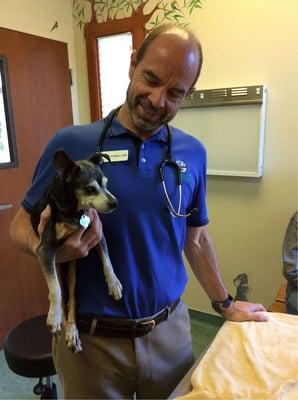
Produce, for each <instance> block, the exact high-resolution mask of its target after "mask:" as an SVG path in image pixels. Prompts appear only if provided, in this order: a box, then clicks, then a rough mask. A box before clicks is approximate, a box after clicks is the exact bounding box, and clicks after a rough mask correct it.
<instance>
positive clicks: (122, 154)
mask: <svg viewBox="0 0 298 400" xmlns="http://www.w3.org/2000/svg"><path fill="white" fill-rule="evenodd" d="M102 153H103V154H106V155H108V156H109V157H110V159H111V162H117V161H127V160H128V150H111V151H103V152H102ZM103 162H109V161H108V160H106V159H105V158H103Z"/></svg>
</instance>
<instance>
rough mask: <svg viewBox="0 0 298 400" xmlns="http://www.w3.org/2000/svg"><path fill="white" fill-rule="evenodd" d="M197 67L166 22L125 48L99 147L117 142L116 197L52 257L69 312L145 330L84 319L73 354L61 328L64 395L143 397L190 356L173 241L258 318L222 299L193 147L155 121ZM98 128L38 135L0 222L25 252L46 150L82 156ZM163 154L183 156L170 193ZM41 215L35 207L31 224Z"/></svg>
mask: <svg viewBox="0 0 298 400" xmlns="http://www.w3.org/2000/svg"><path fill="white" fill-rule="evenodd" d="M201 65H202V52H201V46H200V43H199V42H198V41H197V39H196V38H195V37H194V35H193V34H192V33H191V32H189V31H188V30H187V29H182V28H177V27H175V26H173V25H164V26H161V27H159V28H157V30H155V31H154V32H152V33H151V34H150V35H149V36H148V37H147V39H146V40H145V42H144V44H143V46H142V47H141V48H140V50H139V51H138V52H135V51H134V52H133V53H132V56H131V65H130V70H129V77H130V84H129V87H128V90H127V97H126V102H125V103H124V105H123V106H121V107H120V108H119V110H118V111H117V113H116V115H115V117H114V118H112V121H111V124H110V127H109V128H108V129H107V133H106V135H105V137H104V140H103V143H102V145H101V150H104V151H111V150H126V151H128V160H126V161H120V162H117V163H113V162H111V163H105V164H104V165H103V169H104V172H105V174H106V175H107V177H108V178H109V184H108V187H109V189H110V190H111V192H112V193H113V194H114V195H115V196H116V197H117V199H118V200H119V206H118V207H117V209H116V210H115V211H114V212H113V213H112V214H109V215H103V216H100V219H99V218H98V215H97V214H96V213H95V212H91V214H90V217H91V219H92V223H91V226H90V227H89V228H88V229H87V230H86V231H84V230H83V229H81V230H79V231H78V232H76V233H74V234H72V235H71V236H70V237H69V238H68V239H67V240H66V242H65V244H64V245H63V246H62V247H61V249H60V251H59V254H58V257H57V260H58V262H63V261H67V260H70V259H77V277H78V278H77V281H78V282H77V293H76V296H77V312H78V319H81V320H82V321H83V322H84V323H85V324H87V322H86V321H88V317H91V318H89V319H90V320H91V321H92V318H99V319H100V318H102V317H108V318H109V323H110V326H111V329H110V332H111V336H112V335H113V333H114V331H115V330H116V329H117V327H118V328H119V324H122V325H123V324H130V325H131V331H132V332H133V331H134V330H135V329H136V328H135V323H137V326H138V330H140V329H142V326H144V325H146V326H147V327H148V330H150V332H149V333H148V334H146V335H144V336H141V337H133V338H131V337H125V335H124V337H110V338H109V337H106V336H103V334H102V332H100V320H99V323H97V320H96V319H93V322H94V324H95V323H96V327H97V328H96V334H95V335H93V334H92V333H93V331H94V330H93V329H91V328H92V327H90V330H88V332H84V331H82V330H81V332H80V337H81V340H82V346H83V351H82V352H81V353H79V354H76V355H74V354H72V353H71V352H69V350H68V349H67V348H66V346H65V343H64V342H63V336H62V337H60V338H57V339H55V340H54V348H53V355H54V360H55V365H56V368H57V371H58V373H59V376H60V379H61V381H62V385H63V389H64V395H65V397H66V398H110V399H118V398H121V399H123V398H132V397H133V394H134V393H136V396H137V398H151V399H152V398H166V397H168V395H169V394H170V393H171V392H172V390H173V389H174V387H175V386H176V384H177V383H178V382H179V380H180V379H181V378H182V377H183V375H184V374H185V373H186V371H187V370H188V369H189V367H190V366H191V364H192V363H193V353H192V348H191V336H190V326H189V317H188V313H187V309H186V307H185V305H184V304H182V303H181V302H179V298H180V296H181V294H182V293H183V291H184V288H185V285H186V282H187V276H186V272H185V267H184V264H183V259H182V251H183V248H184V250H185V254H186V256H187V259H188V260H189V262H190V265H191V267H192V269H193V271H194V273H195V275H196V277H197V278H198V280H199V282H200V283H201V285H202V286H203V288H204V289H205V291H206V293H207V295H208V296H209V298H210V300H211V301H212V302H213V303H214V307H215V309H217V310H218V311H219V312H220V313H222V314H223V316H224V317H225V318H228V319H230V320H233V321H244V320H256V321H265V320H266V316H265V314H264V313H263V311H265V309H264V307H263V306H261V305H258V304H250V303H244V302H232V301H231V299H230V297H229V296H228V293H227V290H226V288H225V286H224V284H223V282H222V279H221V276H220V272H219V267H218V262H217V258H216V254H215V250H214V246H213V243H212V240H211V238H210V236H209V234H208V232H207V228H206V225H207V224H208V216H207V208H206V203H205V190H206V154H205V149H204V147H203V146H202V144H201V143H200V142H198V141H197V140H196V139H195V138H193V137H191V136H189V135H187V134H185V133H183V132H181V131H179V130H177V129H174V128H172V130H171V132H172V134H171V133H169V131H168V129H167V127H166V123H167V122H168V121H170V120H171V119H172V118H173V117H174V116H175V114H176V112H177V110H178V108H179V106H180V105H181V103H182V100H183V99H184V97H185V96H186V95H188V94H189V93H191V92H192V90H193V86H194V84H195V82H196V80H197V78H198V75H199V73H200V70H201ZM105 122H106V121H105ZM103 126H104V122H102V121H97V122H95V123H93V124H90V125H87V126H81V127H69V128H65V129H63V130H62V131H60V132H59V133H58V134H57V135H56V136H55V137H54V138H53V140H52V141H51V142H50V143H49V144H48V146H47V148H46V150H45V152H44V154H43V155H42V157H41V159H40V161H39V163H38V166H37V170H36V172H35V175H34V180H33V185H32V187H31V189H30V190H29V192H28V193H27V195H26V197H25V199H24V201H23V202H22V205H23V208H24V209H21V210H20V211H19V213H18V214H17V216H16V218H15V220H14V221H13V223H12V227H11V235H12V238H13V239H14V241H15V242H16V243H17V244H18V245H19V247H20V248H22V249H23V250H25V251H27V252H31V253H32V254H34V249H35V248H36V246H37V244H38V238H36V236H35V235H34V233H33V231H32V228H31V225H30V220H29V218H30V217H29V213H30V210H31V208H32V206H33V204H34V203H35V202H36V201H37V200H38V198H39V197H40V196H41V195H42V193H43V191H44V188H45V187H46V186H47V185H48V183H49V181H50V180H51V178H52V176H53V174H54V172H53V169H52V165H51V157H52V154H53V151H54V150H55V149H56V148H58V147H63V148H64V150H65V151H66V152H67V153H68V154H69V156H70V157H71V158H74V159H82V158H86V157H87V156H88V155H89V154H91V153H93V152H94V151H95V149H96V147H97V144H98V140H99V136H101V132H102V129H103ZM171 135H172V137H171ZM171 157H172V158H173V159H175V160H180V165H181V162H183V163H182V165H183V173H182V187H183V189H182V192H181V196H180V195H179V190H178V189H177V176H176V168H173V166H170V165H168V164H165V165H164V166H163V168H162V171H163V174H164V176H165V187H164V186H163V185H162V183H161V181H160V167H161V164H162V162H163V161H164V160H165V159H167V158H171ZM166 196H168V199H167V197H166ZM179 204H180V205H179ZM48 213H49V210H46V211H45V212H44V214H43V220H42V223H41V224H40V232H42V229H43V225H44V222H45V221H46V219H47V218H48ZM175 213H176V214H175ZM178 214H179V215H180V216H178ZM101 223H102V224H103V228H104V232H105V236H106V239H107V242H108V247H109V252H110V256H111V260H112V264H113V266H114V269H115V273H116V275H117V276H118V278H119V280H120V281H121V283H122V285H123V298H122V300H121V301H120V302H115V301H114V300H113V299H111V298H110V297H109V296H108V294H107V289H106V286H105V283H104V278H103V274H102V272H101V269H100V267H99V265H98V259H97V256H96V253H95V252H94V251H93V250H92V248H93V246H94V245H95V244H96V243H97V242H98V241H99V240H100V238H101V234H102V232H101V229H102V225H101ZM132 319H133V320H137V321H134V323H132V321H131V320H132ZM160 319H162V322H160ZM128 320H129V321H128ZM153 320H154V322H153ZM158 322H160V323H158ZM91 325H92V324H91ZM93 327H94V325H93ZM113 327H114V328H113ZM132 335H133V333H132Z"/></svg>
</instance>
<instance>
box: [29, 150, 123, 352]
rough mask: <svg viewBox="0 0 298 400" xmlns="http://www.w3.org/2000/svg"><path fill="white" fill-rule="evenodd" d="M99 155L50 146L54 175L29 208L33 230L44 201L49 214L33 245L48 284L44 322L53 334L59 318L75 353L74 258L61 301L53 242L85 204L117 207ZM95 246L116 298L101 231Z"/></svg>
mask: <svg viewBox="0 0 298 400" xmlns="http://www.w3.org/2000/svg"><path fill="white" fill-rule="evenodd" d="M103 158H108V156H107V155H104V154H101V153H95V154H93V155H92V156H91V157H90V158H89V159H88V160H81V161H72V160H71V159H69V158H68V156H67V155H66V153H65V152H64V151H63V150H62V149H58V150H56V151H55V153H54V156H53V164H54V167H55V169H56V171H57V175H56V176H55V178H54V180H53V182H52V184H51V185H50V186H49V187H48V188H47V190H46V193H45V195H44V196H43V197H42V199H41V200H40V201H38V202H37V203H36V204H35V206H34V207H33V209H32V212H31V223H32V226H33V229H34V230H35V232H36V234H37V235H38V225H39V222H40V215H41V213H42V211H43V210H44V209H45V208H46V207H47V206H48V205H49V206H50V207H51V216H50V219H49V221H48V222H47V223H46V225H45V227H44V231H43V233H42V236H41V238H40V243H39V245H38V247H37V249H36V255H37V257H38V260H39V262H40V265H41V267H42V269H43V273H44V276H45V278H46V281H47V285H48V288H49V301H50V308H49V312H48V318H47V324H48V325H49V327H50V329H51V331H52V332H53V333H54V334H57V333H59V332H60V330H61V327H62V324H63V323H65V334H66V342H67V345H68V347H69V348H71V349H72V350H73V351H75V352H78V351H81V350H82V348H81V342H80V339H79V335H78V330H77V327H76V323H75V308H76V307H75V261H71V262H68V263H67V268H68V269H67V282H68V303H67V305H65V306H64V305H63V299H62V293H61V284H60V282H59V276H58V275H59V274H58V273H57V272H59V271H57V268H56V263H55V258H56V252H57V249H58V247H59V246H61V245H62V244H63V242H64V241H65V239H66V238H67V237H68V236H69V235H70V234H71V233H72V232H74V231H75V230H76V229H78V228H80V227H81V226H82V224H81V223H80V221H82V219H81V218H82V217H83V218H85V217H84V216H85V215H86V211H87V210H88V209H90V208H95V209H96V210H97V211H98V212H100V213H109V212H111V211H113V209H115V208H116V206H117V200H116V198H115V197H114V196H113V195H112V194H111V193H110V192H109V191H108V190H107V187H106V184H107V178H106V177H105V175H104V174H103V172H102V170H101V168H100V164H101V163H102V162H103ZM87 218H88V217H87ZM96 249H97V251H98V254H99V256H100V258H101V260H102V264H103V269H104V275H105V279H106V282H107V285H108V288H109V294H110V295H112V296H114V298H115V299H116V300H119V299H120V298H121V296H122V286H121V283H120V282H119V280H118V278H117V277H116V275H115V273H114V271H113V267H112V264H111V261H110V258H109V254H108V249H107V245H106V241H105V238H104V236H103V238H102V240H101V242H100V243H99V244H98V245H97V246H96ZM64 314H65V315H64Z"/></svg>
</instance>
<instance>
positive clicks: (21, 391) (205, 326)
mask: <svg viewBox="0 0 298 400" xmlns="http://www.w3.org/2000/svg"><path fill="white" fill-rule="evenodd" d="M190 319H191V328H192V338H193V348H194V353H195V356H196V358H197V357H198V356H199V355H200V354H201V353H202V351H204V350H205V348H206V347H207V346H208V344H209V343H210V342H211V341H212V339H213V338H214V336H215V335H216V333H217V331H218V329H219V328H220V326H221V325H222V323H223V319H222V318H219V317H215V316H212V315H209V314H204V313H200V312H197V311H193V310H191V311H190ZM37 382H38V379H31V378H23V377H21V376H18V375H16V374H14V373H12V372H11V371H10V370H9V368H8V367H7V364H6V362H5V359H4V354H3V351H0V399H1V400H4V399H36V398H37V396H35V395H34V394H33V392H32V390H33V387H34V386H35V385H36V384H37ZM54 382H55V383H56V384H57V388H58V393H59V397H60V398H61V387H60V385H59V383H58V382H57V377H54Z"/></svg>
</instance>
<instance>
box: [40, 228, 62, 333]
mask: <svg viewBox="0 0 298 400" xmlns="http://www.w3.org/2000/svg"><path fill="white" fill-rule="evenodd" d="M36 255H37V257H38V260H39V263H40V265H41V267H42V270H43V273H44V276H45V279H46V282H47V285H48V289H49V302H50V308H49V312H48V317H47V325H48V326H49V327H50V329H51V331H52V333H54V334H56V333H59V332H60V330H61V325H62V306H61V301H62V296H61V288H60V285H59V281H58V277H57V271H56V264H55V257H56V248H55V247H54V241H53V224H52V223H51V221H49V222H48V223H47V224H46V226H45V229H44V232H43V235H42V238H41V241H40V244H39V246H38V247H37V249H36Z"/></svg>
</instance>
